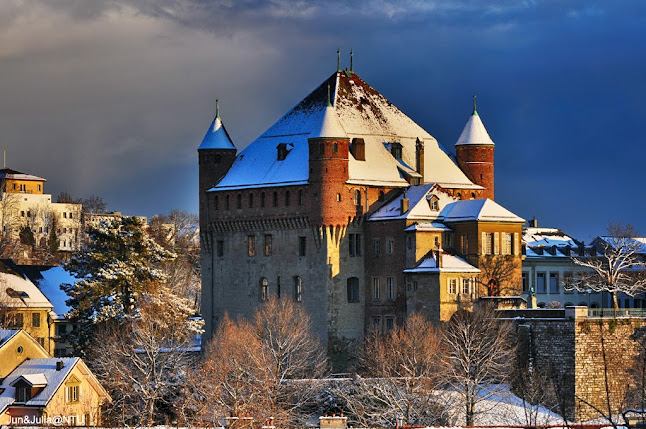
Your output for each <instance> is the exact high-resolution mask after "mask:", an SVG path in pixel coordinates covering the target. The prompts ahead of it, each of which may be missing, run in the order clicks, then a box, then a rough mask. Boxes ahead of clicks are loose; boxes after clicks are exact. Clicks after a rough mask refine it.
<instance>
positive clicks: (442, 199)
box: [369, 183, 457, 220]
mask: <svg viewBox="0 0 646 429" xmlns="http://www.w3.org/2000/svg"><path fill="white" fill-rule="evenodd" d="M405 196H406V198H408V207H409V209H408V211H407V212H406V213H403V214H402V213H401V202H402V199H403V198H404V193H401V194H400V195H398V196H397V197H396V198H394V199H393V200H391V201H389V202H388V203H386V204H385V205H384V206H382V207H381V208H379V209H378V210H377V211H375V212H374V213H373V214H372V215H371V216H370V218H369V220H389V219H411V220H434V219H438V218H439V215H440V211H439V210H441V209H442V208H443V207H444V206H446V205H447V204H449V203H452V202H455V201H457V200H456V199H455V198H454V197H452V196H450V195H449V194H447V193H446V191H445V190H444V189H442V188H441V186H438V185H436V184H432V183H428V184H424V185H417V186H410V187H409V188H408V189H406V193H405ZM433 196H436V197H437V198H438V208H439V210H438V211H433V210H431V206H430V204H429V199H430V198H432V197H433Z"/></svg>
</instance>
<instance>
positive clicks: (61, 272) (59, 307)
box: [21, 266, 79, 319]
mask: <svg viewBox="0 0 646 429" xmlns="http://www.w3.org/2000/svg"><path fill="white" fill-rule="evenodd" d="M21 269H24V268H22V267H21ZM32 271H36V272H35V273H34V272H32V273H30V272H25V274H27V275H28V276H29V278H30V279H31V281H32V282H34V284H36V286H37V287H38V289H39V290H40V291H41V292H42V293H43V295H45V297H46V298H47V300H48V301H49V302H50V303H51V304H52V305H53V306H54V308H53V310H52V311H51V312H50V313H49V314H50V316H51V317H52V318H53V319H65V315H66V314H68V313H69V312H70V311H72V308H71V307H70V306H68V305H67V302H66V301H67V300H68V299H70V297H69V296H68V295H67V294H66V293H65V291H63V290H62V289H61V285H63V284H74V283H76V282H77V281H79V279H77V278H76V277H74V276H73V275H71V274H70V273H69V272H67V271H65V268H63V267H61V266H55V267H40V270H32Z"/></svg>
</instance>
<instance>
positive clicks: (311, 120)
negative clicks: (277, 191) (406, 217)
mask: <svg viewBox="0 0 646 429" xmlns="http://www.w3.org/2000/svg"><path fill="white" fill-rule="evenodd" d="M328 85H329V86H330V88H331V91H332V100H331V101H332V104H333V106H334V111H335V112H336V118H337V119H338V124H339V128H338V127H337V126H336V125H334V128H331V129H334V130H335V131H334V132H332V131H330V130H329V129H328V127H327V125H326V120H327V118H328V117H329V115H328V113H327V112H328V107H327V104H328V103H327V99H328V95H327V94H328V89H327V88H328ZM324 125H326V126H324ZM341 129H342V130H343V131H344V132H345V135H347V137H348V138H349V139H352V138H355V137H357V138H363V139H364V141H365V161H359V160H356V159H354V157H353V156H352V155H350V159H349V160H348V174H349V179H348V183H352V184H362V185H377V186H379V185H380V186H392V187H406V186H408V182H407V181H406V180H405V179H404V178H402V177H401V174H400V171H399V168H398V166H400V165H401V164H400V163H399V162H398V161H397V160H396V159H395V158H394V157H393V156H392V154H391V153H390V152H389V151H388V150H387V149H386V147H385V146H384V143H400V144H401V145H402V161H403V162H404V163H405V164H406V165H409V166H410V165H415V143H416V141H417V139H420V141H423V143H424V160H425V163H424V180H425V181H426V182H428V183H440V184H447V185H451V186H453V187H462V188H467V187H477V185H474V184H473V183H472V182H471V181H469V179H468V178H467V177H466V176H465V175H464V173H463V172H462V171H461V170H460V169H459V168H458V166H457V165H456V164H455V163H454V162H453V161H452V160H451V158H450V157H449V156H448V155H447V153H446V152H445V150H444V149H443V148H442V147H441V146H440V145H439V144H438V142H437V140H435V139H434V138H433V137H432V136H431V135H430V134H429V133H428V132H426V131H425V130H424V129H422V128H421V127H420V126H419V125H417V124H416V123H415V122H413V120H412V119H410V118H409V117H408V116H406V115H405V114H404V113H402V112H401V111H400V110H399V109H397V108H396V107H395V106H394V105H393V104H392V103H391V102H390V101H388V100H387V99H386V98H385V97H384V96H383V95H381V94H380V93H379V92H377V91H376V90H375V89H374V88H372V87H371V86H370V85H368V84H367V83H366V82H364V81H363V80H362V79H361V78H359V77H358V76H357V75H356V74H354V73H352V72H346V71H342V72H335V73H333V74H332V75H331V76H330V77H329V78H328V79H327V80H325V81H324V82H323V83H322V84H321V85H320V86H319V87H318V88H316V89H315V90H314V91H312V93H310V94H309V95H308V96H307V97H305V98H304V99H303V100H302V101H301V102H299V103H298V104H297V105H296V106H295V107H294V108H292V109H291V110H290V111H289V112H287V113H286V114H285V115H284V116H283V117H282V118H280V119H279V120H278V121H276V123H274V124H273V125H272V126H271V127H269V129H268V130H267V131H265V132H264V133H263V134H262V135H261V136H260V137H258V138H257V139H256V140H255V141H253V142H252V143H251V144H250V145H249V146H247V147H246V148H245V149H244V150H243V151H242V152H241V153H240V154H239V155H238V157H237V158H236V160H235V162H234V163H233V165H232V166H231V169H230V170H229V172H228V173H227V174H226V175H225V177H224V178H223V179H222V180H221V181H220V183H218V185H216V186H215V187H214V188H212V189H211V190H216V191H217V190H230V189H243V188H250V187H261V186H277V185H281V186H287V185H294V184H305V183H307V182H308V179H309V147H308V142H307V139H308V138H310V137H320V136H321V132H323V133H324V134H330V133H332V134H337V133H339V132H340V130H341ZM334 137H338V136H334ZM281 143H286V144H291V145H293V148H292V150H291V151H290V152H289V153H288V154H287V157H286V158H285V159H284V160H280V161H279V160H278V159H277V151H276V147H277V146H278V145H279V144H281Z"/></svg>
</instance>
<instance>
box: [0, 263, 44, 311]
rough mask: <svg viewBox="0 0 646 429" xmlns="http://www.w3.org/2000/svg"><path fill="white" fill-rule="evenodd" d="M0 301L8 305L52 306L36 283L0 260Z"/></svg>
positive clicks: (21, 306) (23, 306)
mask: <svg viewBox="0 0 646 429" xmlns="http://www.w3.org/2000/svg"><path fill="white" fill-rule="evenodd" d="M0 302H2V303H3V305H6V306H8V307H18V308H25V307H29V308H36V307H38V308H42V307H44V308H50V309H51V308H53V305H52V304H51V303H50V302H49V300H48V299H47V298H46V297H45V295H43V293H42V292H41V291H40V290H39V289H38V288H37V287H36V285H34V284H33V283H32V282H31V281H30V280H29V279H28V278H27V277H25V276H23V275H21V274H20V273H19V272H17V271H14V270H13V269H12V268H11V267H10V266H8V265H7V264H5V263H4V262H0Z"/></svg>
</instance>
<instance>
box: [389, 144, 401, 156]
mask: <svg viewBox="0 0 646 429" xmlns="http://www.w3.org/2000/svg"><path fill="white" fill-rule="evenodd" d="M390 153H391V155H392V156H393V157H394V158H397V159H402V144H401V143H391V144H390Z"/></svg>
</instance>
